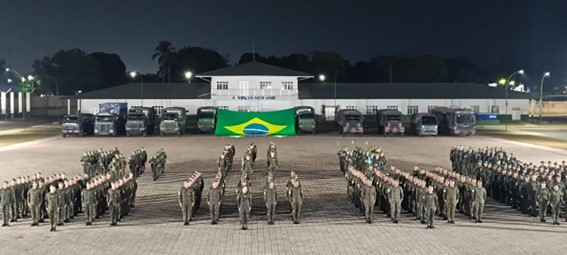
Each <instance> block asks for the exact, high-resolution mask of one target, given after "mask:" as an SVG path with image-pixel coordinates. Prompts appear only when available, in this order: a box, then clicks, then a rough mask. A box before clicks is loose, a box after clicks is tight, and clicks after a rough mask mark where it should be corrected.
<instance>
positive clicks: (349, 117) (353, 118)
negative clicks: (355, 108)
mask: <svg viewBox="0 0 567 255" xmlns="http://www.w3.org/2000/svg"><path fill="white" fill-rule="evenodd" d="M345 120H346V121H360V115H345Z"/></svg>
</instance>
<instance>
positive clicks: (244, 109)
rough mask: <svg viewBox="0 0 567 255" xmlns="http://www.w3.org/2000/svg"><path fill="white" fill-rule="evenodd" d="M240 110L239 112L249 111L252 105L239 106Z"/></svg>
mask: <svg viewBox="0 0 567 255" xmlns="http://www.w3.org/2000/svg"><path fill="white" fill-rule="evenodd" d="M238 111H239V112H249V111H250V106H238Z"/></svg>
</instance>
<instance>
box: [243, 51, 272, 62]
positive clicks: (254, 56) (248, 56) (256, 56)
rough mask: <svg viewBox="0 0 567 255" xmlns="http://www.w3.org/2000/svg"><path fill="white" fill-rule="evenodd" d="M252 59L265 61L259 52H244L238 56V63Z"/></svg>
mask: <svg viewBox="0 0 567 255" xmlns="http://www.w3.org/2000/svg"><path fill="white" fill-rule="evenodd" d="M252 61H256V62H261V63H266V58H265V57H262V56H261V55H260V54H258V53H254V54H252V53H250V52H247V53H244V54H242V55H241V56H240V60H238V64H239V65H242V64H246V63H249V62H252Z"/></svg>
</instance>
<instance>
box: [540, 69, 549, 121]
mask: <svg viewBox="0 0 567 255" xmlns="http://www.w3.org/2000/svg"><path fill="white" fill-rule="evenodd" d="M549 75H550V73H549V72H545V73H544V74H543V76H542V77H541V83H540V84H539V124H540V125H542V124H543V117H542V114H541V112H542V110H543V80H545V78H546V77H549Z"/></svg>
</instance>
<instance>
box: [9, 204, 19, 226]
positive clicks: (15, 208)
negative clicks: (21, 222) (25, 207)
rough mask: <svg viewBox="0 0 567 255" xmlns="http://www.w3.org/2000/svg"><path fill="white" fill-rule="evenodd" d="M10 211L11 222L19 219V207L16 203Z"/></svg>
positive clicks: (11, 206)
mask: <svg viewBox="0 0 567 255" xmlns="http://www.w3.org/2000/svg"><path fill="white" fill-rule="evenodd" d="M10 211H11V213H10V216H12V217H11V220H12V221H16V219H17V218H18V205H17V204H16V203H15V202H14V203H12V204H11V205H10Z"/></svg>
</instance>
